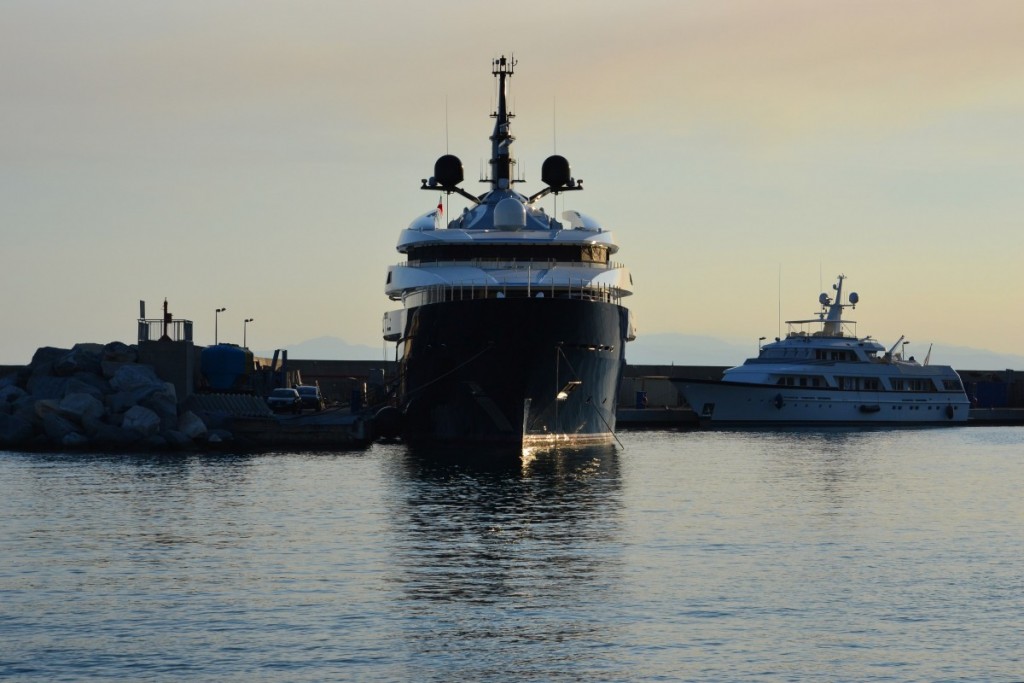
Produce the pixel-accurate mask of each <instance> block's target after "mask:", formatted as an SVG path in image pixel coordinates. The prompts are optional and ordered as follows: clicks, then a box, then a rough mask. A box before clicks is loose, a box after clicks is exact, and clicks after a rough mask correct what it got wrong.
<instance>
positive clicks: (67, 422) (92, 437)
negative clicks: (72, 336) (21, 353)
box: [0, 342, 222, 450]
mask: <svg viewBox="0 0 1024 683" xmlns="http://www.w3.org/2000/svg"><path fill="white" fill-rule="evenodd" d="M220 438H222V437H221V436H220V435H218V434H216V433H213V432H210V431H208V430H207V427H206V424H205V423H204V422H203V421H202V420H201V419H200V418H199V417H197V416H196V415H195V413H192V412H191V411H182V412H180V413H179V410H178V400H177V396H176V395H175V390H174V385H173V384H171V383H169V382H164V381H163V380H161V379H160V378H159V377H157V375H156V372H155V371H154V369H153V367H152V366H150V365H143V364H140V363H139V362H138V350H137V348H136V347H134V346H128V345H127V344H123V343H121V342H111V343H110V344H76V345H75V346H74V347H73V348H71V349H58V348H53V347H43V348H41V349H38V350H37V351H36V353H35V355H34V356H33V357H32V362H31V363H30V364H29V365H28V366H27V367H25V368H23V369H21V370H20V371H18V372H16V373H14V374H12V375H9V376H7V377H3V378H0V447H14V448H30V449H34V448H38V449H53V448H88V449H104V450H110V449H115V450H122V449H140V448H141V449H157V450H166V449H170V450H178V449H186V448H190V447H192V446H194V445H196V444H198V443H204V444H205V443H208V442H211V441H212V442H215V441H218V440H220Z"/></svg>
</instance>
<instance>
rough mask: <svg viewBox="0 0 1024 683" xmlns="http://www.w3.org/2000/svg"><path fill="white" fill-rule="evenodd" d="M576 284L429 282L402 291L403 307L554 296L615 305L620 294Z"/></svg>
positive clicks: (600, 286) (615, 290) (611, 289)
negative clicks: (440, 283) (411, 289)
mask: <svg viewBox="0 0 1024 683" xmlns="http://www.w3.org/2000/svg"><path fill="white" fill-rule="evenodd" d="M577 283H578V284H575V285H574V284H573V280H572V279H570V280H569V281H568V283H561V284H558V285H547V286H537V285H536V284H535V283H532V282H527V283H523V284H518V283H517V284H506V283H500V284H495V283H493V282H487V281H483V280H481V281H479V282H472V281H470V282H462V283H460V284H457V285H429V286H427V287H421V288H418V289H416V290H414V291H410V292H404V293H403V294H402V297H401V298H402V304H403V306H406V307H408V306H423V305H426V304H435V303H441V302H445V301H468V300H471V299H513V298H524V297H535V298H544V297H553V298H556V299H580V300H583V301H600V302H604V303H611V304H619V303H621V301H622V294H621V291H622V290H620V289H619V288H618V287H613V286H611V285H606V284H596V285H595V284H590V283H589V281H588V280H583V279H580V280H578V281H577Z"/></svg>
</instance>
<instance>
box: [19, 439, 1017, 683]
mask: <svg viewBox="0 0 1024 683" xmlns="http://www.w3.org/2000/svg"><path fill="white" fill-rule="evenodd" d="M623 441H624V443H625V444H626V447H627V449H628V450H627V451H625V452H624V453H620V452H617V451H615V450H613V449H610V448H608V449H600V450H589V449H588V450H580V451H560V452H549V453H541V452H539V453H536V454H534V457H532V458H531V457H527V458H522V457H513V458H495V457H486V458H485V457H481V456H482V455H483V454H480V453H474V454H472V455H473V456H474V457H472V458H465V457H458V454H453V453H422V452H415V453H413V452H409V451H407V450H406V449H405V447H403V446H401V445H398V444H387V445H383V444H378V445H375V446H374V447H373V448H371V449H369V450H368V451H365V452H359V453H345V454H340V453H338V454H310V453H279V454H261V455H255V456H245V457H231V456H224V455H216V456H209V457H204V456H198V455H185V456H175V457H162V456H161V457H156V456H136V457H133V456H123V455H118V456H109V457H107V456H83V455H71V456H51V455H39V454H24V453H8V452H0V518H2V519H3V524H2V525H0V678H5V677H9V678H11V679H12V680H19V681H21V680H27V681H37V680H38V681H58V680H67V681H79V680H90V679H91V680H126V681H129V680H130V681H135V680H168V681H172V680H173V681H177V680H181V679H182V678H185V677H187V678H190V679H192V678H194V679H197V680H218V681H219V680H252V679H259V680H282V681H323V680H417V681H420V680H433V681H449V680H474V681H475V680H488V681H492V680H493V681H513V680H514V681H524V680H535V681H576V680H587V681H592V680H615V681H623V680H716V681H717V680H801V681H803V680H820V681H832V680H850V681H892V680H1000V681H1011V680H1017V679H1019V673H1020V671H1021V660H1020V655H1019V654H1018V653H1017V650H1019V649H1020V648H1019V642H1020V614H1021V613H1024V598H1022V595H1024V592H1022V591H1021V590H1020V583H1021V582H1020V570H1019V565H1020V562H1019V560H1020V557H1021V556H1022V555H1024V536H1022V534H1021V525H1020V520H1021V519H1022V518H1024V503H1022V502H1021V501H1022V499H1021V497H1020V495H1019V482H1020V481H1021V480H1022V478H1024V458H1022V457H1021V453H1022V452H1024V429H1020V428H1016V429H1007V430H1000V429H996V428H965V429H958V430H917V431H914V430H893V431H871V432H867V431H863V432H862V431H859V430H857V431H850V430H847V431H842V430H835V431H833V430H815V431H804V432H800V431H793V430H791V431H787V432H768V431H761V432H752V431H746V432H703V431H694V432H683V433H674V432H637V433H630V434H627V435H624V438H623Z"/></svg>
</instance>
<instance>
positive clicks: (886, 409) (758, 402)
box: [672, 379, 970, 426]
mask: <svg viewBox="0 0 1024 683" xmlns="http://www.w3.org/2000/svg"><path fill="white" fill-rule="evenodd" d="M672 381H673V383H674V384H675V385H676V388H677V389H678V390H679V392H680V393H681V394H682V395H683V398H685V399H686V402H687V403H688V404H689V405H690V407H691V408H692V409H693V411H694V412H695V413H696V414H697V417H698V419H699V420H700V422H701V424H702V425H704V426H744V425H747V426H750V425H754V426H756V425H791V426H796V425H822V426H824V425H951V424H962V423H965V422H966V421H967V413H968V409H969V407H970V404H969V402H968V400H967V397H966V396H965V395H964V394H963V393H962V392H948V393H944V392H912V391H900V392H895V391H845V390H839V389H829V388H818V387H783V386H774V385H762V384H750V383H743V382H722V381H713V380H692V379H678V380H672Z"/></svg>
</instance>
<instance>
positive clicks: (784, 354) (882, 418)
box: [672, 275, 970, 426]
mask: <svg viewBox="0 0 1024 683" xmlns="http://www.w3.org/2000/svg"><path fill="white" fill-rule="evenodd" d="M844 279H845V276H844V275H840V276H839V277H838V282H837V283H836V284H835V285H833V286H832V289H833V290H834V293H835V296H834V297H831V296H829V295H828V294H827V293H822V294H821V296H820V297H819V298H818V303H819V304H820V306H821V310H820V312H819V313H818V315H817V316H816V317H814V318H812V319H808V320H790V321H787V323H786V325H787V328H788V332H787V334H786V337H785V338H784V339H780V338H778V337H776V338H775V341H774V342H771V343H768V344H764V345H763V346H762V347H761V349H760V352H759V353H758V356H757V357H756V358H749V359H747V360H746V361H745V362H744V363H743V365H740V366H737V367H734V368H730V369H728V370H726V371H725V373H724V375H723V377H722V379H721V380H720V381H714V380H697V379H685V378H680V379H673V380H672V382H673V383H674V384H675V385H676V387H677V388H678V389H679V391H680V393H681V394H682V395H683V397H684V398H685V399H686V402H687V403H689V405H690V407H691V408H692V409H693V410H694V412H696V413H697V416H698V418H699V420H700V422H701V424H702V425H705V426H707V425H723V426H728V425H764V424H789V425H804V424H812V425H820V424H837V425H842V424H869V425H894V424H899V425H904V424H905V425H910V424H956V423H963V422H965V421H966V420H967V414H968V409H969V407H970V402H969V400H968V398H967V395H966V394H965V393H964V388H963V383H962V382H961V381H960V376H959V375H957V373H956V371H955V370H953V368H951V367H949V366H947V365H932V364H930V362H929V361H930V357H931V349H930V348H929V351H928V355H927V356H926V357H925V360H924V362H923V363H920V362H918V361H917V360H915V359H914V358H913V357H910V358H905V357H904V356H905V354H904V352H903V351H904V349H905V345H903V339H904V338H903V337H900V339H899V340H898V341H897V342H896V343H895V344H894V345H892V347H891V348H889V349H886V348H885V347H884V346H882V344H880V343H879V342H877V341H875V340H874V339H872V338H871V337H870V336H868V337H858V336H857V332H856V325H857V323H856V322H854V321H852V320H844V319H843V309H844V308H853V307H855V306H856V305H857V303H858V301H859V297H858V296H857V293H856V292H851V293H850V294H849V297H848V299H847V300H846V301H845V302H844V301H843V280H844Z"/></svg>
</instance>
